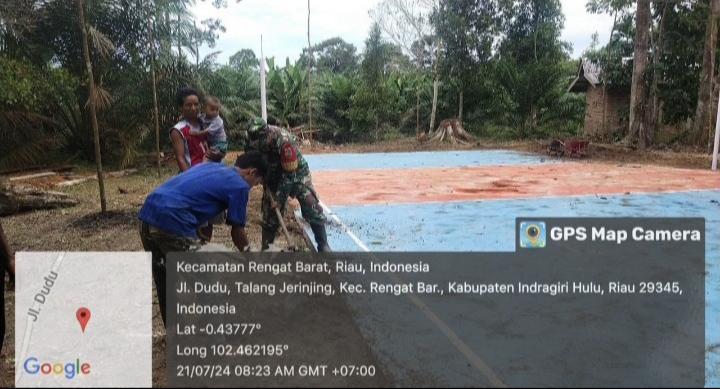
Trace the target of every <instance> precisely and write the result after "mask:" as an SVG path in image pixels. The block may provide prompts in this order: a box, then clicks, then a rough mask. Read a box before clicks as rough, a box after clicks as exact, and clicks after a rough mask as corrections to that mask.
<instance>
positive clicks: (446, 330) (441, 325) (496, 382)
mask: <svg viewBox="0 0 720 389" xmlns="http://www.w3.org/2000/svg"><path fill="white" fill-rule="evenodd" d="M320 206H321V207H323V209H324V210H325V212H327V213H328V214H329V215H330V217H331V218H332V219H333V220H335V222H336V223H338V224H339V225H340V227H342V229H343V230H344V231H345V233H346V234H347V235H348V236H349V237H350V238H351V239H352V240H353V241H355V243H356V244H357V245H358V246H360V248H361V249H362V250H363V251H365V252H366V253H370V252H371V251H370V249H369V248H368V247H367V246H366V245H365V244H364V243H363V242H362V241H361V240H360V238H358V237H357V235H355V234H354V233H353V232H352V231H350V229H349V228H348V227H347V226H346V225H345V223H343V222H342V220H340V218H339V217H337V215H336V214H335V213H334V212H333V211H332V210H331V209H330V208H328V207H327V206H326V205H325V204H324V203H323V202H322V201H321V202H320ZM387 276H388V277H390V279H392V280H393V282H395V283H396V284H403V281H402V280H401V279H400V278H399V277H398V276H396V275H395V274H392V273H388V274H387ZM407 296H408V298H409V299H410V300H411V301H412V302H413V303H414V304H415V305H416V306H417V307H418V308H420V310H421V311H422V312H423V313H424V314H425V316H427V317H428V319H430V321H431V322H432V323H433V324H435V326H437V327H438V329H439V330H440V331H441V332H442V333H443V334H445V336H447V337H448V339H449V340H450V342H451V343H452V344H453V346H455V348H456V349H457V350H458V351H460V352H461V353H462V354H463V355H465V357H467V358H468V359H469V360H470V362H471V363H472V365H473V366H474V367H475V368H476V369H478V370H479V371H480V372H481V373H482V375H484V376H485V378H487V379H488V381H490V383H491V384H492V385H493V386H494V387H496V388H507V385H506V384H505V383H504V382H503V381H502V380H501V379H500V378H498V376H497V375H496V374H495V372H494V371H493V370H492V369H491V368H490V366H488V365H487V364H486V363H485V362H484V361H483V360H482V359H480V357H479V356H477V354H475V353H474V352H473V351H472V349H470V347H469V346H468V345H467V344H465V342H463V341H462V339H460V337H459V336H458V335H457V334H456V333H455V332H454V331H453V330H452V329H451V328H450V327H448V325H447V324H445V322H443V321H442V319H440V318H439V317H438V316H437V315H436V314H435V313H434V312H433V311H432V310H431V309H430V308H429V307H428V306H427V305H425V303H424V302H423V301H422V300H420V298H419V297H417V296H416V295H415V294H408V295H407Z"/></svg>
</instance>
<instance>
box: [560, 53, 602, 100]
mask: <svg viewBox="0 0 720 389" xmlns="http://www.w3.org/2000/svg"><path fill="white" fill-rule="evenodd" d="M601 71H602V70H601V68H600V66H599V65H597V64H594V63H592V62H591V61H590V60H589V59H587V58H582V59H581V60H580V66H579V68H578V74H577V77H575V79H574V80H573V82H572V83H571V84H570V87H569V88H568V92H574V93H578V92H587V90H588V88H590V87H593V88H597V86H598V85H602V81H600V73H601Z"/></svg>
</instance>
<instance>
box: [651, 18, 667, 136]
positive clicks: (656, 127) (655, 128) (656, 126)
mask: <svg viewBox="0 0 720 389" xmlns="http://www.w3.org/2000/svg"><path fill="white" fill-rule="evenodd" d="M668 9H670V4H665V7H663V13H662V16H661V19H660V26H659V27H658V38H657V41H656V42H655V45H654V47H655V48H654V49H653V53H654V54H655V55H654V58H655V59H654V61H653V62H654V64H655V70H654V71H653V80H652V89H651V92H650V93H651V95H652V133H651V134H650V136H649V137H650V138H651V139H652V138H653V136H654V135H655V134H657V133H658V132H659V131H660V124H661V121H662V118H661V117H660V93H658V83H659V82H660V77H661V74H660V71H659V68H658V64H659V63H660V61H661V58H662V55H663V31H664V30H665V19H666V18H667V12H668Z"/></svg>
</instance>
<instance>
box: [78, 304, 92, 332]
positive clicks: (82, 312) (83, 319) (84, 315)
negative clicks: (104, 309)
mask: <svg viewBox="0 0 720 389" xmlns="http://www.w3.org/2000/svg"><path fill="white" fill-rule="evenodd" d="M75 316H76V317H77V319H78V321H79V322H80V328H82V331H83V332H85V326H86V325H87V323H88V321H90V310H89V309H87V308H84V307H83V308H80V309H78V310H77V313H76V314H75Z"/></svg>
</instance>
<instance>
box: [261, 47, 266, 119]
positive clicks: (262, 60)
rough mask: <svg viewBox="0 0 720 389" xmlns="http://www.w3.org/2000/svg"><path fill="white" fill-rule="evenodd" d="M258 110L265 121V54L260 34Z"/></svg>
mask: <svg viewBox="0 0 720 389" xmlns="http://www.w3.org/2000/svg"><path fill="white" fill-rule="evenodd" d="M260 110H261V111H262V118H263V120H265V122H267V94H266V91H265V56H264V55H263V49H262V35H260Z"/></svg>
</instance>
